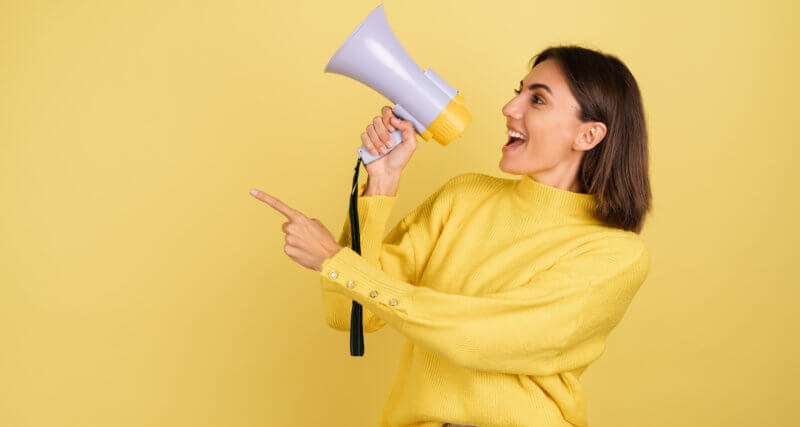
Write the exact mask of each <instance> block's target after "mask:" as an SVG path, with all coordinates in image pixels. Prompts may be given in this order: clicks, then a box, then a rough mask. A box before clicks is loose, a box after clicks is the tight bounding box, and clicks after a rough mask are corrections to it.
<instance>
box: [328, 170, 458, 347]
mask: <svg viewBox="0 0 800 427" xmlns="http://www.w3.org/2000/svg"><path fill="white" fill-rule="evenodd" d="M452 182H453V179H451V180H450V181H448V182H447V183H445V184H444V185H443V186H442V187H440V188H439V189H438V190H436V191H435V192H434V193H433V194H431V195H429V196H428V197H427V198H426V199H425V201H423V202H422V203H421V204H420V205H419V206H417V207H416V208H414V209H413V210H412V211H411V212H409V213H408V214H407V215H406V216H405V217H404V218H403V219H402V220H401V221H400V222H398V223H397V225H395V226H394V228H392V230H391V231H390V232H389V234H388V235H387V236H386V238H385V239H383V238H382V236H383V232H384V230H385V228H386V223H387V221H388V218H389V215H390V213H391V211H392V208H393V206H394V204H395V201H396V200H397V195H395V196H386V195H372V196H363V194H364V191H365V190H366V183H363V184H360V185H359V189H358V193H357V194H358V199H357V203H358V226H359V233H360V236H361V256H360V257H359V259H360V260H361V261H363V262H365V263H369V264H370V265H372V266H374V267H375V268H377V269H380V270H381V271H383V272H384V273H385V274H387V275H389V276H392V277H395V278H397V279H398V280H401V281H403V282H412V283H414V282H416V273H417V271H420V269H421V268H422V267H424V262H426V260H427V259H428V256H427V254H429V253H430V250H432V248H433V246H434V244H435V240H434V239H435V237H436V236H438V234H439V233H440V232H441V229H442V226H443V219H442V213H444V212H447V211H448V209H449V206H448V205H447V204H446V202H447V200H449V199H448V194H447V193H446V191H447V190H449V188H450V187H451V186H452ZM408 222H411V223H413V224H414V227H413V229H416V230H417V231H419V233H424V235H425V236H430V237H431V239H427V242H428V244H427V245H426V246H425V250H420V249H422V246H421V245H420V244H419V243H418V242H415V244H416V249H417V252H415V251H414V249H415V248H414V246H413V245H412V243H411V237H410V233H408V230H409V228H408V227H407V226H406V224H407V223H408ZM338 242H339V244H340V245H341V246H343V247H344V248H348V249H350V251H351V252H353V254H355V255H356V256H358V253H356V252H355V251H353V249H352V248H351V245H352V240H351V235H350V215H349V214H348V215H347V216H346V217H345V222H344V226H343V227H342V232H341V234H340V236H339V240H338ZM345 284H346V283H345ZM321 285H322V305H323V312H324V314H325V321H326V323H327V324H328V325H329V326H330V327H331V328H333V329H337V330H340V331H349V330H350V316H351V311H352V307H353V300H354V299H353V298H352V297H351V296H349V295H347V294H344V293H341V292H339V291H338V290H337V289H336V288H337V287H339V286H341V284H337V283H335V282H334V281H332V280H330V278H329V277H328V276H325V275H323V276H322V277H321ZM359 302H360V301H359ZM362 308H363V309H362V311H361V312H362V316H361V318H362V321H363V331H364V332H365V333H368V332H375V331H377V330H379V329H380V328H382V327H383V326H384V325H386V321H385V320H384V319H383V318H381V317H380V316H375V314H374V313H373V312H372V310H370V308H369V307H368V306H366V305H363V303H362Z"/></svg>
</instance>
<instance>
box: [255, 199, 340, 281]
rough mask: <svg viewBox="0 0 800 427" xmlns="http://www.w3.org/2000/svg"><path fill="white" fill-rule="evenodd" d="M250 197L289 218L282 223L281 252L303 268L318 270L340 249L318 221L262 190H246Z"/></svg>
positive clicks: (334, 239) (337, 243)
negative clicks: (283, 239)
mask: <svg viewBox="0 0 800 427" xmlns="http://www.w3.org/2000/svg"><path fill="white" fill-rule="evenodd" d="M250 194H251V195H253V197H255V198H256V199H258V200H261V201H262V202H265V203H266V204H268V205H270V206H271V207H272V208H274V209H275V210H277V211H278V212H280V213H282V214H283V215H284V216H285V217H286V218H288V219H289V221H288V222H284V223H283V232H284V233H286V245H284V246H283V251H284V252H286V255H289V258H291V259H292V260H293V261H295V262H297V263H298V264H300V265H302V266H303V267H306V268H310V269H312V270H316V271H322V263H323V262H324V261H325V260H326V259H328V258H330V257H332V256H333V255H335V254H336V253H337V252H339V250H340V249H342V246H341V245H339V242H337V241H336V238H335V237H333V234H331V232H330V231H328V229H327V228H325V226H324V225H323V224H322V222H320V220H318V219H316V218H308V217H307V216H305V215H303V213H302V212H300V211H298V210H295V209H292V208H290V207H289V206H287V205H286V204H285V203H283V202H281V201H280V200H278V199H276V198H274V197H272V196H270V195H269V194H267V193H264V192H263V191H258V190H250Z"/></svg>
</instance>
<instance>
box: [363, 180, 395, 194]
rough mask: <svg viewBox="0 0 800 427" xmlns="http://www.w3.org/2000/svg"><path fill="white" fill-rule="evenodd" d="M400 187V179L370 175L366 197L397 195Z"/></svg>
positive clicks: (365, 191)
mask: <svg viewBox="0 0 800 427" xmlns="http://www.w3.org/2000/svg"><path fill="white" fill-rule="evenodd" d="M399 186H400V177H399V176H394V175H376V176H373V175H368V176H367V188H366V190H364V196H377V195H381V196H391V197H394V196H396V195H397V188H398V187H399Z"/></svg>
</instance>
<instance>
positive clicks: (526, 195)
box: [511, 174, 598, 221]
mask: <svg viewBox="0 0 800 427" xmlns="http://www.w3.org/2000/svg"><path fill="white" fill-rule="evenodd" d="M511 191H512V193H514V195H515V196H516V198H517V199H518V200H519V201H520V202H522V203H523V204H524V205H525V206H526V207H530V208H532V209H535V210H536V211H539V212H542V213H551V214H555V215H569V216H571V217H575V218H578V219H583V220H590V221H591V220H595V219H596V218H595V210H596V209H597V206H598V203H597V196H596V195H595V194H586V193H576V192H574V191H568V190H563V189H561V188H557V187H553V186H550V185H547V184H543V183H541V182H538V181H536V180H534V179H533V178H531V177H530V176H529V175H527V174H523V175H522V177H521V178H520V179H518V180H516V181H515V182H514V184H513V186H512V189H511Z"/></svg>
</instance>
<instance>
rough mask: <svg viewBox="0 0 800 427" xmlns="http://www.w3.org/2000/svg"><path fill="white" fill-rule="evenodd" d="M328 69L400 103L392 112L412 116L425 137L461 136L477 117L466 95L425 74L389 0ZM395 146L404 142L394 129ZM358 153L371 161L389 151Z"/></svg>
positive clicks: (443, 140)
mask: <svg viewBox="0 0 800 427" xmlns="http://www.w3.org/2000/svg"><path fill="white" fill-rule="evenodd" d="M324 72H326V73H335V74H341V75H343V76H347V77H350V78H352V79H354V80H357V81H360V82H361V83H364V84H365V85H367V86H369V87H371V88H372V89H374V90H376V91H377V92H379V93H380V94H382V95H383V96H385V97H386V98H388V99H389V100H390V101H391V102H392V103H394V104H395V106H394V108H392V112H393V113H394V114H395V115H396V116H397V117H399V118H400V119H401V120H408V121H410V122H411V123H412V124H413V125H414V130H415V131H416V132H417V134H419V135H420V136H422V138H423V139H424V140H425V141H430V139H431V138H433V139H434V140H436V142H438V143H439V144H441V145H443V146H444V145H447V144H449V143H450V142H452V141H453V140H454V139H456V138H457V137H459V136H460V135H461V134H462V133H463V132H464V129H465V128H466V127H467V125H469V123H470V121H472V116H471V115H470V113H469V111H467V109H466V108H465V107H464V95H463V94H462V93H461V91H459V90H456V89H453V87H452V86H450V85H449V84H447V82H446V81H444V80H443V79H442V78H441V77H439V75H438V74H436V72H434V71H433V70H432V69H431V68H428V69H427V70H425V71H424V72H423V71H422V69H421V68H420V67H419V66H418V65H417V63H416V62H414V60H413V59H411V57H410V56H409V55H408V53H407V52H406V51H405V49H403V46H401V45H400V42H399V41H398V40H397V37H395V35H394V32H393V31H392V29H391V27H389V22H388V21H387V20H386V13H385V12H384V10H383V4H381V5H379V6H378V7H376V8H375V10H373V11H372V12H371V13H370V14H369V15H368V16H367V17H366V18H365V19H364V20H363V21H361V23H360V24H358V26H357V27H356V29H355V30H353V32H352V33H351V34H350V36H349V37H348V38H347V40H345V41H344V43H343V44H342V45H341V46H340V47H339V49H338V50H337V51H336V53H334V54H333V56H332V57H331V59H330V61H328V65H326V66H325V70H324ZM389 136H391V138H392V142H393V145H392V146H391V147H388V148H387V150H388V151H387V154H388V153H389V152H391V150H393V149H394V148H395V147H397V146H398V145H400V144H401V143H402V142H403V136H402V132H401V131H400V130H395V131H394V132H390V133H389ZM358 154H359V156H360V157H361V159H362V161H363V162H364V164H365V165H366V164H369V163H371V162H373V161H375V160H377V159H379V158H381V157H383V156H384V155H385V154H380V153H378V155H373V154H372V153H370V152H369V150H368V149H367V148H366V147H364V146H363V145H362V146H361V147H359V148H358Z"/></svg>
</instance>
